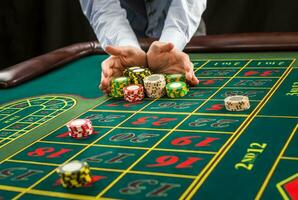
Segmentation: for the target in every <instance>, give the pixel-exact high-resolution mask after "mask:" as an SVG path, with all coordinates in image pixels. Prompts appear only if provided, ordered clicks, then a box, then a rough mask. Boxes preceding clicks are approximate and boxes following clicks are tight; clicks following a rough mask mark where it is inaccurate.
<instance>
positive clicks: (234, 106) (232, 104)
mask: <svg viewBox="0 0 298 200" xmlns="http://www.w3.org/2000/svg"><path fill="white" fill-rule="evenodd" d="M224 102H225V107H226V109H227V110H228V111H244V110H248V109H249V108H250V103H249V98H248V97H247V96H242V95H235V96H229V97H227V98H225V100H224Z"/></svg>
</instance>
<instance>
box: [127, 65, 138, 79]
mask: <svg viewBox="0 0 298 200" xmlns="http://www.w3.org/2000/svg"><path fill="white" fill-rule="evenodd" d="M141 68H142V67H139V66H133V67H129V68H126V69H125V70H124V72H123V75H124V76H126V77H129V76H130V74H131V72H132V71H133V70H134V69H141Z"/></svg>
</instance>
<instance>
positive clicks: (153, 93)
mask: <svg viewBox="0 0 298 200" xmlns="http://www.w3.org/2000/svg"><path fill="white" fill-rule="evenodd" d="M144 86H145V90H146V94H147V96H148V97H149V98H160V97H162V96H163V95H164V94H165V87H166V80H165V77H164V75H162V74H153V75H150V76H147V77H145V78H144Z"/></svg>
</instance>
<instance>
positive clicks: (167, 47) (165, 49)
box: [160, 42, 174, 53]
mask: <svg viewBox="0 0 298 200" xmlns="http://www.w3.org/2000/svg"><path fill="white" fill-rule="evenodd" d="M173 48H174V45H173V44H172V43H170V42H169V43H166V44H162V45H160V52H161V53H163V52H169V51H171V50H172V49H173Z"/></svg>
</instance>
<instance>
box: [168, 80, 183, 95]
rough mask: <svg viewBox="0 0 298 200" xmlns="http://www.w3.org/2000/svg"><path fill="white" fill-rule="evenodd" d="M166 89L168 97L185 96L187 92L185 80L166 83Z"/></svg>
mask: <svg viewBox="0 0 298 200" xmlns="http://www.w3.org/2000/svg"><path fill="white" fill-rule="evenodd" d="M166 91H167V95H168V97H171V98H179V97H183V96H185V95H186V94H187V93H188V87H187V85H186V83H185V82H181V81H178V82H172V83H168V84H167V85H166Z"/></svg>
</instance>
